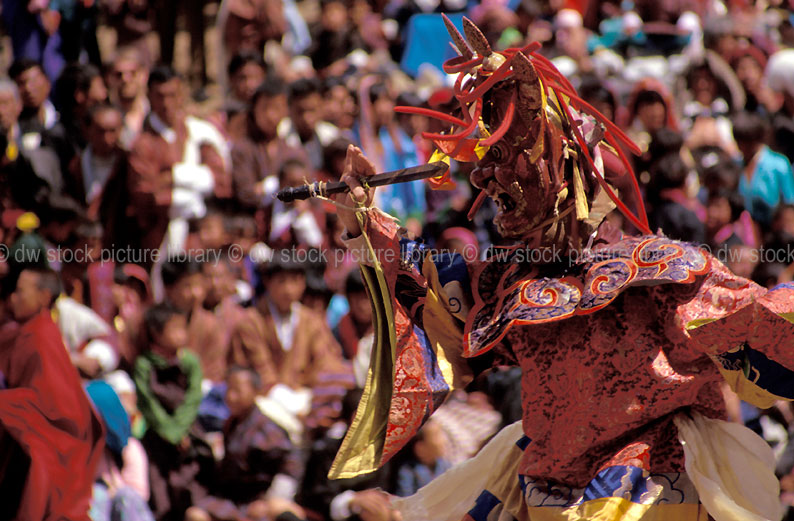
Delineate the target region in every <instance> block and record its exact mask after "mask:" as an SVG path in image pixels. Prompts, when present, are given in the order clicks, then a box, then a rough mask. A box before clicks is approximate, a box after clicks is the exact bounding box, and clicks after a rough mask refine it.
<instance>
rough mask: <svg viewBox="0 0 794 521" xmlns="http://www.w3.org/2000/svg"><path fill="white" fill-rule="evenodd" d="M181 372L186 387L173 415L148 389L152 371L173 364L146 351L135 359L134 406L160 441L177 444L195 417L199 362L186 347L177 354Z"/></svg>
mask: <svg viewBox="0 0 794 521" xmlns="http://www.w3.org/2000/svg"><path fill="white" fill-rule="evenodd" d="M177 358H178V362H177V363H178V364H179V368H180V369H181V371H182V372H183V373H184V374H185V375H186V376H187V382H188V383H187V389H186V390H185V399H184V401H183V402H182V403H181V404H180V405H179V406H177V407H176V409H174V412H173V414H169V413H168V411H166V409H165V408H164V407H163V406H162V404H161V403H160V401H159V400H158V399H157V397H156V396H155V394H154V392H153V391H152V388H151V384H150V382H151V377H152V371H153V370H154V369H155V368H157V369H163V368H166V367H168V366H169V365H172V364H174V362H173V361H169V360H166V359H165V358H163V357H162V356H160V355H157V354H155V353H152V352H151V351H148V352H147V353H145V354H144V355H141V356H139V357H138V358H137V359H136V360H135V368H134V371H133V379H134V380H135V387H136V388H137V389H138V409H139V410H140V411H141V413H142V414H143V417H144V418H145V419H146V423H148V424H149V428H151V429H153V430H154V432H156V433H157V434H159V435H160V437H161V438H163V439H164V440H166V441H168V442H170V443H173V444H174V445H176V444H178V443H179V442H180V441H181V440H182V438H184V437H185V436H186V435H187V433H188V431H189V430H190V426H191V425H193V422H194V421H195V420H196V416H198V409H199V404H200V403H201V378H202V375H201V365H200V364H199V361H198V358H196V355H194V354H193V353H192V352H191V351H190V350H188V349H182V350H180V351H179V353H178V354H177Z"/></svg>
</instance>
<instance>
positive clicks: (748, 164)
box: [733, 112, 794, 226]
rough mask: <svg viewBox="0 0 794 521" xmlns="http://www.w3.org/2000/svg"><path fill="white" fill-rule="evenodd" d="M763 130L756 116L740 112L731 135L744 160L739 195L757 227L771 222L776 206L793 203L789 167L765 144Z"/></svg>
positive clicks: (765, 128)
mask: <svg viewBox="0 0 794 521" xmlns="http://www.w3.org/2000/svg"><path fill="white" fill-rule="evenodd" d="M767 130H768V129H767V125H766V123H765V121H764V120H763V119H762V118H761V116H759V115H758V114H754V113H749V112H741V113H739V114H737V115H736V117H735V118H734V122H733V135H734V137H735V138H736V143H737V145H738V147H739V150H740V151H741V154H742V159H743V160H744V170H743V173H742V176H741V177H740V178H739V193H740V194H742V197H744V206H745V208H747V211H748V212H750V215H751V216H752V217H753V219H754V220H755V221H756V222H758V223H759V224H760V225H761V226H768V225H769V224H770V223H771V222H772V216H773V214H774V212H775V209H776V208H777V207H778V206H779V205H780V204H782V203H788V204H791V203H794V174H793V173H792V171H791V163H789V162H788V160H787V159H786V157H785V156H783V155H781V154H778V153H777V152H773V151H772V150H771V149H770V148H769V147H768V146H767V145H766V144H765V141H766V136H767V135H768V132H767Z"/></svg>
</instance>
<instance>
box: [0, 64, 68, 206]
mask: <svg viewBox="0 0 794 521" xmlns="http://www.w3.org/2000/svg"><path fill="white" fill-rule="evenodd" d="M8 73H9V76H10V77H11V79H13V80H14V81H15V82H16V84H17V87H18V88H19V94H20V99H21V101H22V111H21V112H20V113H19V118H18V120H17V124H18V125H19V126H18V129H19V135H18V140H19V147H18V151H19V152H20V153H21V155H22V156H23V159H25V160H26V162H27V163H28V164H29V165H30V169H32V170H33V173H34V174H35V176H36V177H38V178H39V179H40V180H41V181H43V183H37V184H39V185H43V189H40V190H39V192H38V193H37V194H36V203H37V204H38V206H39V208H38V210H39V212H38V215H39V217H40V218H41V219H42V221H49V220H54V219H56V218H55V216H53V215H51V212H50V210H61V209H63V210H68V211H74V212H79V211H80V208H81V205H80V204H79V202H77V201H74V200H73V199H72V198H71V197H69V196H68V195H67V194H64V193H63V191H64V172H66V171H67V169H68V167H69V163H70V162H71V161H72V158H73V157H74V156H75V153H76V151H75V149H74V148H73V146H72V144H71V143H70V142H69V139H68V137H67V134H66V130H65V129H64V126H63V125H62V124H61V122H60V121H59V115H58V112H57V111H56V110H55V107H54V105H53V104H52V103H51V102H50V101H49V95H50V81H49V80H48V79H47V77H46V76H45V75H44V72H42V69H41V66H40V65H39V63H38V62H35V61H31V60H24V59H22V60H17V61H15V62H14V63H13V64H12V65H11V67H10V68H9V70H8Z"/></svg>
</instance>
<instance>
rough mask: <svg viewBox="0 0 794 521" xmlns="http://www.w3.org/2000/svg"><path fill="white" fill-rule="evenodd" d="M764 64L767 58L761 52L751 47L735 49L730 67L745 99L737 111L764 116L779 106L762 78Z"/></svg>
mask: <svg viewBox="0 0 794 521" xmlns="http://www.w3.org/2000/svg"><path fill="white" fill-rule="evenodd" d="M766 62H767V58H766V56H765V55H764V53H763V51H761V50H760V49H758V47H755V46H753V45H747V46H746V47H744V48H741V49H737V51H736V53H735V54H734V55H733V57H732V58H731V62H730V63H731V67H733V70H734V71H736V77H737V78H738V79H739V81H740V82H741V84H742V87H743V88H744V92H745V95H746V97H747V101H746V102H745V104H744V107H737V109H744V110H746V111H748V112H759V113H761V114H765V115H766V114H772V113H774V112H775V111H776V110H777V108H778V107H779V106H780V103H779V102H778V100H777V99H775V94H774V92H772V89H770V88H769V86H768V85H767V84H766V81H765V78H764V67H766Z"/></svg>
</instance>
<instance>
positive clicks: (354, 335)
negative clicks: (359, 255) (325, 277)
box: [334, 270, 375, 389]
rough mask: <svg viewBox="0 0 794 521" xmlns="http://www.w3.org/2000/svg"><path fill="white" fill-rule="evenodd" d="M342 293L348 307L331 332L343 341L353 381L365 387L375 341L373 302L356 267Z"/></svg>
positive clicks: (343, 349)
mask: <svg viewBox="0 0 794 521" xmlns="http://www.w3.org/2000/svg"><path fill="white" fill-rule="evenodd" d="M345 297H347V303H348V306H349V308H350V311H348V313H347V314H346V315H344V316H343V317H342V319H341V320H340V321H339V324H337V326H336V327H335V328H334V336H336V339H337V340H338V341H339V343H340V344H341V345H342V352H343V353H344V355H345V358H347V359H348V360H352V361H353V372H354V373H355V376H356V385H358V386H359V387H361V388H362V389H363V388H364V383H365V382H366V378H367V371H368V370H369V359H370V354H371V351H372V345H373V342H374V339H375V337H374V334H375V332H374V329H373V325H372V306H371V305H370V303H369V297H368V296H367V290H366V288H365V286H364V281H363V280H362V278H361V272H360V271H359V270H353V271H351V272H350V274H349V275H348V276H347V280H346V281H345Z"/></svg>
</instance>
